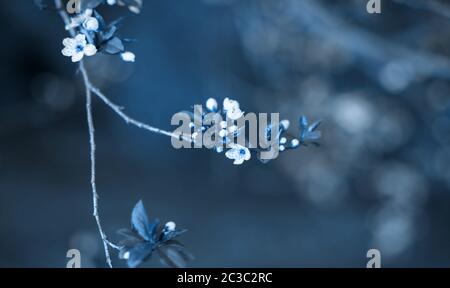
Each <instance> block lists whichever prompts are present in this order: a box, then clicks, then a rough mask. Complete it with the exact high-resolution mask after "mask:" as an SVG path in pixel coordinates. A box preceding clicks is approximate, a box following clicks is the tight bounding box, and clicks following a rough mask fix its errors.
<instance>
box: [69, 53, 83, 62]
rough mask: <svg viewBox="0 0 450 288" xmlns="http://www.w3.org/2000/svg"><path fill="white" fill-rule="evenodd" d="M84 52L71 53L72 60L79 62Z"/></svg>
mask: <svg viewBox="0 0 450 288" xmlns="http://www.w3.org/2000/svg"><path fill="white" fill-rule="evenodd" d="M83 56H84V53H83V52H77V53H75V54H73V55H72V62H74V63H75V62H79V61H80V60H81V59H83Z"/></svg>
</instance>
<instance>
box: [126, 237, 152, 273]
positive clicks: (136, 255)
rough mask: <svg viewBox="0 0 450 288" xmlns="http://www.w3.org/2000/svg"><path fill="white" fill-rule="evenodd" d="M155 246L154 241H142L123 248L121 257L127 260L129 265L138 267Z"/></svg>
mask: <svg viewBox="0 0 450 288" xmlns="http://www.w3.org/2000/svg"><path fill="white" fill-rule="evenodd" d="M154 248H155V245H154V244H153V243H150V242H141V243H138V244H136V245H134V246H132V247H125V248H122V249H121V250H120V253H119V257H120V258H121V259H126V260H127V264H128V267H130V268H136V267H137V266H139V265H140V264H141V263H142V262H143V261H145V260H147V259H148V258H149V257H150V256H151V254H152V252H153V250H154ZM127 254H128V255H127Z"/></svg>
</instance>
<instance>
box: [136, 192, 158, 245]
mask: <svg viewBox="0 0 450 288" xmlns="http://www.w3.org/2000/svg"><path fill="white" fill-rule="evenodd" d="M131 226H132V227H133V229H134V230H135V231H136V232H137V233H139V235H140V236H141V237H142V238H144V239H145V240H147V241H150V240H151V239H152V235H153V233H152V231H151V230H149V229H150V223H149V221H148V217H147V212H146V211H145V207H144V203H142V200H141V201H139V202H138V203H137V204H136V206H135V207H134V209H133V212H132V213H131Z"/></svg>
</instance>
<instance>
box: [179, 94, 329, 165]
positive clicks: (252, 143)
mask: <svg viewBox="0 0 450 288" xmlns="http://www.w3.org/2000/svg"><path fill="white" fill-rule="evenodd" d="M205 104H206V111H204V110H203V109H202V108H201V105H195V106H194V113H185V114H184V113H182V114H183V115H187V117H188V118H187V119H188V120H190V122H188V124H189V125H188V126H187V127H186V126H185V125H184V124H183V125H182V126H181V127H180V128H179V129H177V130H176V131H175V133H176V134H177V135H183V136H184V137H182V139H185V138H189V139H191V142H193V143H194V144H198V142H199V141H200V140H202V141H201V142H202V143H201V144H199V145H200V147H202V146H203V145H204V144H205V143H206V145H205V147H207V148H209V149H213V150H215V151H216V152H217V153H223V152H225V157H227V158H228V159H230V160H233V164H234V165H241V164H243V163H244V162H245V161H248V160H250V159H251V158H252V153H254V154H256V156H257V158H258V159H259V160H260V161H261V162H263V163H267V162H269V161H270V160H272V159H275V158H277V157H278V155H279V154H280V153H284V152H286V151H288V150H293V149H297V148H299V147H301V146H304V147H306V146H308V145H309V144H314V145H319V144H318V143H317V142H316V141H317V140H318V139H320V138H321V136H322V133H321V131H319V130H318V128H319V126H320V125H321V123H322V122H321V121H317V122H315V123H313V124H311V125H310V124H309V123H308V120H307V118H306V117H304V116H302V117H300V120H299V122H298V123H299V131H298V132H297V133H295V134H290V133H289V129H290V128H291V122H290V121H289V120H287V119H283V120H281V121H278V118H279V117H278V113H272V114H275V115H277V116H276V118H275V119H272V116H271V120H270V122H268V119H267V118H266V121H261V122H263V123H259V124H258V123H256V125H251V124H250V126H249V127H246V123H247V121H249V120H250V119H252V117H250V118H248V119H247V116H248V115H249V114H250V113H247V114H245V113H244V112H243V111H242V110H241V108H240V104H239V102H238V101H236V100H232V99H230V98H225V99H224V101H223V107H222V109H220V108H219V104H218V102H217V100H216V99H214V98H209V99H208V100H207V101H206V103H205ZM177 114H178V113H177ZM177 114H176V115H177ZM263 114H264V113H263ZM272 114H271V115H272ZM211 116H213V117H211ZM216 116H217V117H216ZM260 116H261V115H260ZM266 116H267V115H266ZM254 118H255V119H256V117H254ZM185 119H186V118H185ZM211 119H213V121H211ZM223 119H225V120H223ZM255 121H257V120H255ZM174 122H175V123H178V122H179V121H174ZM183 122H184V121H183ZM199 122H201V123H199ZM249 123H250V121H249ZM261 125H262V127H260V126H261ZM185 127H186V128H185ZM247 128H248V129H256V130H258V129H260V128H261V130H260V131H259V130H258V131H259V132H257V134H259V137H260V138H259V140H257V139H255V137H256V136H255V135H256V133H250V134H253V135H251V136H250V137H248V135H246V133H245V132H246V129H247ZM253 131H255V130H253ZM261 131H262V132H261ZM204 132H206V133H205V134H204ZM186 135H188V136H186ZM204 135H206V136H207V137H206V138H203V136H204ZM178 144H179V143H178V142H177V143H176V144H175V145H174V146H175V148H177V147H178ZM190 144H191V143H187V144H186V146H184V144H183V145H181V147H185V148H190V147H191V145H190ZM258 144H259V146H258ZM181 147H180V148H181ZM196 147H198V146H196ZM274 151H275V152H274ZM269 154H270V155H271V156H270V155H269Z"/></svg>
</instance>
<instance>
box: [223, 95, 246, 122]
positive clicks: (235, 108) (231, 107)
mask: <svg viewBox="0 0 450 288" xmlns="http://www.w3.org/2000/svg"><path fill="white" fill-rule="evenodd" d="M223 110H224V111H225V112H226V113H227V118H229V119H231V120H237V119H239V118H241V117H242V115H244V112H242V111H241V109H240V107H239V102H237V101H235V100H230V99H228V98H225V100H223Z"/></svg>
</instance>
